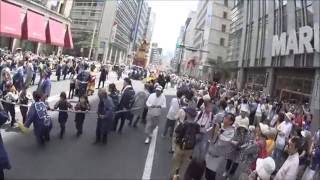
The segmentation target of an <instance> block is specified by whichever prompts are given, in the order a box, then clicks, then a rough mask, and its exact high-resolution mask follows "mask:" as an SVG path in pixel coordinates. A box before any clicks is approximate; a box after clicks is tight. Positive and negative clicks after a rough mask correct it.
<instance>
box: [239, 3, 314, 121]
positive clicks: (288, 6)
mask: <svg viewBox="0 0 320 180" xmlns="http://www.w3.org/2000/svg"><path fill="white" fill-rule="evenodd" d="M237 2H238V1H237ZM240 2H241V1H240ZM242 3H243V5H242V6H239V7H241V8H240V9H242V10H241V11H242V12H243V15H242V17H243V20H242V22H243V23H242V32H241V43H240V44H239V43H235V44H238V47H235V49H237V48H238V49H240V51H239V56H238V58H236V57H234V58H233V59H234V60H238V68H239V71H238V76H237V85H238V87H239V88H251V89H255V90H261V91H264V92H265V93H267V94H270V95H271V96H273V97H277V98H279V99H291V100H292V99H294V100H295V101H297V102H301V103H303V102H306V101H308V102H310V105H311V110H312V112H313V115H314V119H319V116H320V115H319V113H320V107H319V106H320V103H319V102H320V93H319V92H320V53H319V52H320V48H319V46H320V45H319V40H320V39H319V36H320V35H319V23H320V1H312V0H290V1H287V0H274V1H243V2H242ZM236 4H237V3H236ZM240 17H241V16H235V17H234V18H235V19H237V18H240ZM234 21H235V20H234ZM236 41H238V39H236ZM317 123H319V122H318V121H317ZM318 125H319V124H318ZM318 125H317V126H314V127H319V126H318Z"/></svg>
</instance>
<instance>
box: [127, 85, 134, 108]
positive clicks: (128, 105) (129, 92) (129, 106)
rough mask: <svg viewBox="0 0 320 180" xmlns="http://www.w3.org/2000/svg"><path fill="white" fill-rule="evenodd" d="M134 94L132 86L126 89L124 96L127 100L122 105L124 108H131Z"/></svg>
mask: <svg viewBox="0 0 320 180" xmlns="http://www.w3.org/2000/svg"><path fill="white" fill-rule="evenodd" d="M134 95H135V92H134V90H133V89H132V88H130V89H128V90H127V93H126V97H125V98H128V102H129V103H127V104H124V107H125V108H126V109H131V108H132V106H133V103H134V99H135V98H134Z"/></svg>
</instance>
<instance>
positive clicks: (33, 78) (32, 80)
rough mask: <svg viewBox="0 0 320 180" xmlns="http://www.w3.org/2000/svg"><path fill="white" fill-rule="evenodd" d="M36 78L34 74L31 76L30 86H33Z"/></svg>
mask: <svg viewBox="0 0 320 180" xmlns="http://www.w3.org/2000/svg"><path fill="white" fill-rule="evenodd" d="M36 77H37V74H36V73H34V74H33V76H32V79H31V84H32V85H34V82H35V80H36Z"/></svg>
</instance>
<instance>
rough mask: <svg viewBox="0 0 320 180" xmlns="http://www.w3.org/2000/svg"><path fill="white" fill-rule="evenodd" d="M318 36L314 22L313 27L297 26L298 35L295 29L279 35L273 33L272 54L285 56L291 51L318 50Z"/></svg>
mask: <svg viewBox="0 0 320 180" xmlns="http://www.w3.org/2000/svg"><path fill="white" fill-rule="evenodd" d="M319 36H320V34H319V24H318V23H315V24H314V26H313V29H312V27H310V26H303V27H301V28H299V32H298V35H297V34H296V30H295V29H292V30H290V31H289V32H288V33H286V32H283V33H281V35H280V37H279V36H278V35H275V36H273V40H272V56H285V55H289V54H290V53H291V52H293V54H303V53H304V52H307V53H313V52H314V51H315V52H320V48H319V45H320V44H319V39H320V38H319ZM312 40H313V43H312Z"/></svg>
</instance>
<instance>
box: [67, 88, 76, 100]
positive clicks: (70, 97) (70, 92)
mask: <svg viewBox="0 0 320 180" xmlns="http://www.w3.org/2000/svg"><path fill="white" fill-rule="evenodd" d="M74 89H75V88H70V90H69V95H68V98H69V99H72V98H73V95H74Z"/></svg>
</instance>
